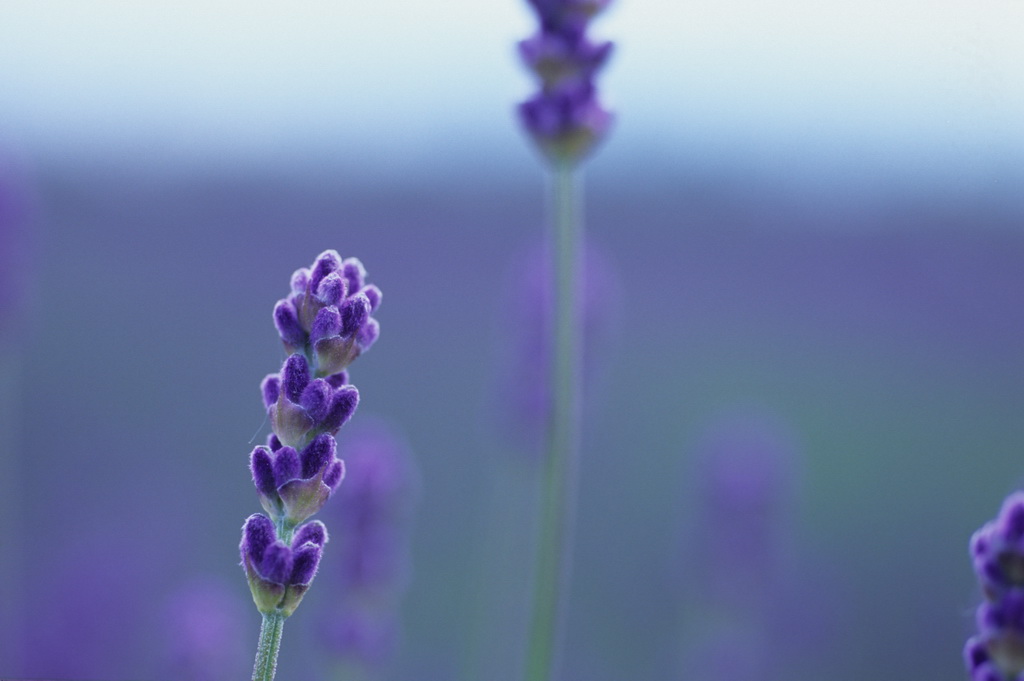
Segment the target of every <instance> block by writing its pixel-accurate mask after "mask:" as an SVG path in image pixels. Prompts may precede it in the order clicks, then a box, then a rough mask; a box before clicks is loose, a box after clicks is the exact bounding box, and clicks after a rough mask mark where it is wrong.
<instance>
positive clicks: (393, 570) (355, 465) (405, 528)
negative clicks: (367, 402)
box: [321, 421, 419, 681]
mask: <svg viewBox="0 0 1024 681" xmlns="http://www.w3.org/2000/svg"><path fill="white" fill-rule="evenodd" d="M341 451H342V453H343V454H344V458H345V463H346V471H347V473H346V477H345V484H344V485H343V486H342V488H341V489H340V490H339V492H338V495H337V502H336V503H335V504H334V506H333V511H332V514H331V526H332V527H333V528H335V529H334V543H335V547H336V548H335V551H336V553H335V555H337V557H338V558H337V561H336V562H335V565H338V567H337V568H336V569H335V570H332V573H331V575H330V580H331V584H332V585H333V587H334V588H333V589H332V590H331V591H332V595H328V597H329V598H333V603H332V604H331V606H330V607H329V609H328V611H327V616H326V621H325V622H323V623H322V625H321V631H322V637H321V638H322V639H323V640H324V642H325V643H326V645H327V648H328V650H329V651H330V653H331V656H332V658H333V659H334V660H335V662H336V667H337V670H336V671H337V672H338V674H337V678H338V679H339V680H341V681H348V680H350V679H374V678H379V677H380V676H381V675H382V671H383V669H384V668H385V667H386V666H387V664H388V663H389V662H390V661H391V660H392V658H393V656H394V651H395V648H396V645H397V639H398V637H399V633H400V629H401V627H400V622H399V619H400V618H399V608H400V605H401V600H402V597H403V595H404V594H405V591H406V589H407V587H408V583H409V577H410V559H409V552H410V533H411V527H412V515H413V510H414V508H415V502H416V497H417V495H418V487H419V482H418V480H419V476H418V473H417V470H416V467H415V465H414V462H413V459H412V454H411V453H410V450H409V447H408V445H407V444H406V443H405V442H404V440H403V439H402V438H401V437H399V436H398V435H397V434H396V432H395V429H394V428H393V427H391V426H388V425H387V424H386V423H384V422H383V421H370V422H368V423H367V422H364V423H362V424H360V426H359V427H357V428H353V429H351V430H350V431H349V434H348V436H347V437H346V438H345V442H344V445H343V447H342V450H341ZM339 544H340V547H339V546H338V545H339Z"/></svg>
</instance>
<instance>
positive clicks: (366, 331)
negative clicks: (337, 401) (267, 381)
mask: <svg viewBox="0 0 1024 681" xmlns="http://www.w3.org/2000/svg"><path fill="white" fill-rule="evenodd" d="M291 289H292V292H291V294H290V295H289V296H288V297H287V298H283V299H282V300H279V301H277V305H276V306H274V325H275V326H276V327H277V332H278V334H279V335H280V336H281V341H282V342H283V343H284V346H285V349H286V350H287V351H288V352H290V353H301V354H303V355H305V356H306V358H307V359H308V360H309V361H310V362H311V363H312V364H314V365H315V367H314V375H315V377H320V378H323V377H328V376H330V375H332V374H336V373H338V372H340V371H343V370H344V369H345V368H346V367H347V366H348V365H349V364H351V363H352V362H353V361H354V360H355V358H356V357H358V356H359V355H360V354H361V353H363V352H366V351H367V350H369V349H370V346H372V345H373V344H374V342H376V340H377V336H379V335H380V325H379V324H378V323H377V320H376V319H374V318H373V317H372V314H373V313H374V312H376V310H377V308H378V307H380V303H381V298H382V295H381V292H380V289H379V288H377V287H376V286H374V285H372V284H367V283H366V268H364V267H363V264H362V263H361V262H359V260H358V259H356V258H345V259H342V257H341V256H340V255H338V252H337V251H333V250H329V251H324V252H323V253H321V254H320V255H319V256H317V258H316V260H315V261H313V265H312V266H311V267H308V268H306V267H303V268H301V269H299V270H297V271H296V272H295V273H294V274H293V275H292V280H291Z"/></svg>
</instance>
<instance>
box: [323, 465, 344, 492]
mask: <svg viewBox="0 0 1024 681" xmlns="http://www.w3.org/2000/svg"><path fill="white" fill-rule="evenodd" d="M344 479H345V462H344V461H342V460H341V459H335V460H334V461H332V462H331V464H330V465H329V466H328V467H327V470H326V471H325V472H324V484H325V485H327V486H328V487H330V488H331V490H332V491H333V490H336V489H338V485H340V484H341V481H342V480H344Z"/></svg>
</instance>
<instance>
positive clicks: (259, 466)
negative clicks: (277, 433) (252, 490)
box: [249, 447, 277, 496]
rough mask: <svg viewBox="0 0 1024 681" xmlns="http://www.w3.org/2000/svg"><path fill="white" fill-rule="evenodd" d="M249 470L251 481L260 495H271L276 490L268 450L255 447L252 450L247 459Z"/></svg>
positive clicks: (271, 460)
mask: <svg viewBox="0 0 1024 681" xmlns="http://www.w3.org/2000/svg"><path fill="white" fill-rule="evenodd" d="M249 468H250V470H251V471H252V481H253V484H254V485H256V490H257V491H258V492H259V493H260V494H264V495H267V496H269V495H271V494H273V493H274V492H275V490H276V489H277V483H276V482H275V480H274V461H273V459H272V458H271V456H270V450H268V449H267V448H266V447H257V448H255V449H254V450H252V454H251V455H250V457H249Z"/></svg>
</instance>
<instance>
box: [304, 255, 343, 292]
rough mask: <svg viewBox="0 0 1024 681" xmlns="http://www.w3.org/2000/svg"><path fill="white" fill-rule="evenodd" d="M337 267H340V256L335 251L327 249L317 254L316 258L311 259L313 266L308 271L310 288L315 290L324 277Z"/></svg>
mask: <svg viewBox="0 0 1024 681" xmlns="http://www.w3.org/2000/svg"><path fill="white" fill-rule="evenodd" d="M339 269H341V256H340V255H338V252H337V251H335V250H331V249H328V250H326V251H324V252H323V253H321V254H320V255H318V256H317V257H316V260H314V261H313V267H312V268H311V269H310V273H309V288H310V290H311V291H314V292H315V291H317V290H318V288H319V286H320V282H321V281H323V279H324V277H326V276H327V275H328V274H330V273H331V272H336V271H337V270H339Z"/></svg>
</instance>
